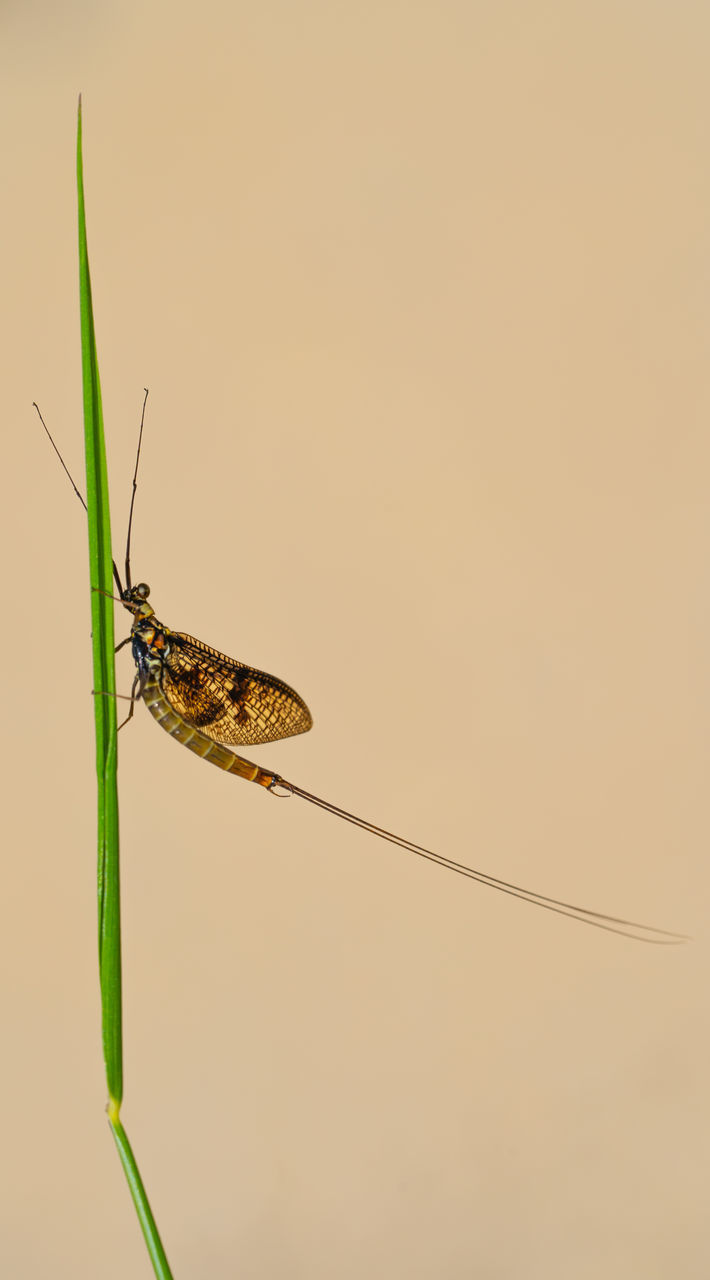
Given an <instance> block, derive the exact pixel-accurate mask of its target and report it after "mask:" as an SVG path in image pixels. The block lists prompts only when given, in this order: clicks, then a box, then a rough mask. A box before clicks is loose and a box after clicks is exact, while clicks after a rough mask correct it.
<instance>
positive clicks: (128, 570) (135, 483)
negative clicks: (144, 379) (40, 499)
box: [65, 387, 148, 591]
mask: <svg viewBox="0 0 710 1280" xmlns="http://www.w3.org/2000/svg"><path fill="white" fill-rule="evenodd" d="M143 390H144V391H145V395H144V396H143V411H142V413H141V425H140V431H139V432H138V448H137V449H136V465H135V468H134V471H133V490H132V493H131V505H130V508H129V511H128V533H127V534H126V590H128V591H130V589H131V587H132V585H133V584H132V582H131V528H132V526H133V505H134V503H135V500H136V489H137V488H138V463H139V462H140V460H141V445H142V444H143V423H144V422H145V406H146V402H147V400H148V388H147V387H144V388H143ZM65 470H66V468H65Z"/></svg>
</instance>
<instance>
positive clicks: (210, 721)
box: [34, 392, 685, 945]
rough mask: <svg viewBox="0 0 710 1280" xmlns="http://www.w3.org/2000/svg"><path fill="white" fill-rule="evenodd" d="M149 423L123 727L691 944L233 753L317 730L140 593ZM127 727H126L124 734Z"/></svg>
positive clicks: (543, 902) (294, 696)
mask: <svg viewBox="0 0 710 1280" xmlns="http://www.w3.org/2000/svg"><path fill="white" fill-rule="evenodd" d="M146 398H147V392H146ZM34 407H35V408H36V409H37V413H38V415H39V418H40V422H41V423H42V426H43V427H44V429H45V431H46V432H47V435H48V436H49V440H50V442H51V444H52V447H53V448H54V450H55V452H56V454H57V456H58V458H59V461H60V462H61V464H62V467H63V468H64V470H65V472H66V474H67V476H68V477H69V480H70V481H71V484H72V486H73V488H74V492H75V493H76V495H77V497H78V498H79V500H80V502H81V503H82V505H83V507H84V510H86V503H85V501H84V498H83V497H82V495H81V493H80V491H79V490H78V488H77V486H76V485H75V484H74V481H73V479H72V477H71V474H70V473H69V470H68V468H67V466H66V464H65V462H64V459H63V458H62V456H61V454H60V452H59V450H58V448H57V446H56V444H55V443H54V440H53V439H52V436H51V435H50V432H49V430H48V428H47V426H46V423H45V422H44V419H43V418H42V415H41V413H40V411H39V408H38V406H37V405H36V404H35V406H34ZM144 417H145V400H144V402H143V415H142V417H141V425H140V432H139V437H138V449H137V453H136V464H135V470H134V474H133V488H132V493H131V503H130V510H129V517H128V535H127V539H126V559H125V586H124V585H123V583H122V581H121V577H120V574H119V572H118V569H117V567H116V562H115V561H114V562H113V573H114V579H115V581H116V586H117V588H118V593H119V594H118V596H117V597H113V598H114V599H117V600H118V601H119V602H120V603H121V604H122V605H123V607H124V609H127V610H128V612H129V613H130V614H131V615H132V618H133V622H132V625H131V630H130V634H129V635H128V636H127V637H126V639H125V640H123V641H122V642H121V643H120V644H119V645H118V646H117V650H118V649H122V648H123V647H124V645H127V644H130V645H131V648H132V652H133V658H134V661H135V664H136V675H135V679H134V682H133V688H132V690H131V694H130V698H129V701H130V704H131V705H130V710H129V712H128V716H127V717H126V720H124V721H123V724H126V723H127V722H128V720H130V719H131V717H132V715H133V711H134V708H135V704H136V702H138V701H143V702H144V703H145V705H146V707H147V708H148V710H149V711H150V713H151V715H152V716H154V718H155V719H156V720H157V722H158V724H159V725H160V726H161V728H163V729H164V730H165V731H166V733H169V734H170V735H171V737H173V738H175V739H176V740H177V741H178V742H180V743H182V745H183V746H185V747H187V748H188V749H189V750H190V751H194V753H195V754H196V755H198V756H201V757H202V759H203V760H208V761H209V762H210V763H211V764H214V765H216V766H217V767H218V768H220V769H224V770H225V771H226V772H227V773H232V774H236V775H237V777H240V778H244V779H245V780H246V781H248V782H256V783H258V784H259V786H262V787H264V788H265V789H266V790H267V791H270V792H271V793H272V794H276V795H294V796H300V797H301V799H303V800H307V801H308V802H309V804H313V805H316V806H317V807H318V808H320V809H325V810H326V812H328V813H332V814H334V815H335V817H337V818H342V819H343V820H344V821H345V822H350V823H353V824H354V825H355V826H357V827H361V828H362V830H363V831H367V832H369V833H370V834H371V835H374V836H378V837H379V838H380V839H382V840H387V841H388V842H389V843H390V844H394V845H398V846H399V847H400V848H402V849H406V850H407V851H408V852H410V853H413V854H416V855H417V857H420V858H424V859H426V860H427V861H429V862H434V863H437V864H438V865H439V866H441V867H446V868H447V869H448V870H449V871H454V872H456V874H457V875H461V876H465V877H467V878H468V879H470V880H475V881H477V882H478V883H479V884H483V885H487V886H488V887H489V888H492V889H497V890H498V891H499V892H500V893H506V894H509V895H510V896H511V897H514V898H520V899H522V900H523V901H524V902H529V903H531V904H532V905H533V906H537V907H541V908H543V910H545V911H553V912H555V913H557V914H558V915H563V916H568V917H570V918H571V919H573V920H576V921H578V923H580V924H587V925H590V926H592V927H593V928H596V929H604V930H606V931H607V932H609V933H616V934H620V935H621V936H622V937H627V938H632V939H633V940H634V941H636V942H650V943H656V944H659V945H672V944H674V943H679V942H682V941H685V935H684V934H677V933H672V932H671V931H669V930H666V929H657V928H654V927H652V926H651V925H644V924H639V923H638V922H637V921H633V920H626V919H624V918H622V917H619V916H611V915H607V914H606V913H604V912H599V911H592V910H590V909H589V908H587V907H579V906H576V905H575V904H573V903H570V902H565V901H563V900H562V899H559V898H551V897H548V896H546V895H545V894H541V893H536V892H534V891H533V890H531V889H523V888H522V887H521V886H520V885H516V884H512V883H510V882H509V881H506V880H501V879H499V878H498V877H496V876H491V875H488V874H487V873H486V872H483V871H478V870H476V869H474V868H473V867H469V866H466V865H465V864H464V863H462V862H456V861H454V860H453V859H452V858H447V857H445V856H444V855H443V854H439V853H435V852H434V851H433V850H431V849H425V848H424V847H423V846H422V845H419V844H415V843H414V842H413V841H411V840H407V839H405V838H404V837H403V836H398V835H395V834H394V833H393V832H392V831H387V830H385V828H384V827H379V826H377V825H376V824H375V823H374V822H369V821H368V820H367V819H365V818H358V817H356V815H355V814H353V813H350V812H349V811H348V810H347V809H341V808H340V807H339V806H338V805H336V804H333V803H332V802H331V801H329V800H324V799H322V798H321V797H320V796H316V795H313V793H312V792H310V791H306V790H304V788H303V787H299V786H297V785H296V784H295V783H293V782H290V781H287V780H286V779H285V778H283V777H281V775H280V774H278V773H275V772H274V771H273V770H270V769H265V768H263V767H262V766H261V765H257V764H253V763H252V762H251V761H250V760H246V759H244V757H243V756H240V755H238V754H237V753H236V752H235V751H234V750H233V748H234V747H242V746H256V745H261V744H263V743H268V742H276V741H278V740H279V739H281V738H288V737H292V736H293V735H295V734H300V733H306V732H307V730H309V729H310V728H311V726H312V723H313V721H312V719H311V714H310V711H309V710H308V707H307V706H306V704H305V702H304V701H303V699H302V698H301V697H300V695H299V694H298V693H296V691H295V690H294V689H292V688H291V687H290V686H289V685H287V684H285V683H284V681H283V680H280V679H278V678H277V677H276V676H271V675H268V674H267V673H266V672H265V671H259V670H258V669H257V668H255V667H249V666H247V665H246V664H245V663H242V662H237V661H236V660H235V659H234V658H229V657H227V656H226V654H223V653H220V652H219V651H218V650H217V649H212V648H210V646H209V645H206V644H203V642H202V641H201V640H196V639H194V637H192V636H189V635H186V634H185V633H184V632H181V631H172V630H171V629H170V628H169V627H167V626H165V625H164V623H162V622H159V621H158V619H157V617H156V615H155V610H154V609H153V606H152V605H151V604H149V602H148V597H149V595H150V588H149V587H148V585H147V584H146V583H145V582H139V583H137V584H136V585H135V586H134V585H133V584H132V580H131V564H130V551H131V527H132V523H133V509H134V503H135V496H136V489H137V477H138V465H139V461H140V453H141V445H142V440H143V422H144ZM119 727H120V728H122V727H123V725H121V726H119Z"/></svg>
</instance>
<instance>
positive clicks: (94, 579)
mask: <svg viewBox="0 0 710 1280" xmlns="http://www.w3.org/2000/svg"><path fill="white" fill-rule="evenodd" d="M76 155H77V162H76V164H77V188H78V198H79V304H80V312H81V365H82V378H83V389H84V439H85V449H86V505H87V508H88V515H89V569H90V578H91V587H92V591H91V632H92V644H93V660H94V689H96V690H100V691H102V692H103V693H104V694H107V695H108V696H103V697H102V696H101V694H100V693H98V694H97V695H96V696H95V697H94V712H95V717H96V774H97V778H98V897H99V974H100V980H101V1013H102V1032H103V1048H104V1062H105V1064H106V1081H107V1084H108V1091H109V1097H110V1098H111V1099H112V1100H113V1102H115V1103H117V1104H119V1105H120V1102H121V1098H122V1096H123V1046H122V1034H121V916H120V897H119V862H118V786H117V780H116V766H117V744H116V699H115V696H113V695H115V693H116V670H115V663H114V639H113V602H112V601H111V600H109V599H108V596H109V595H111V594H112V593H113V561H112V558H111V520H110V514H109V497H108V476H107V471H106V449H105V445H104V424H103V413H102V409H101V383H100V380H99V363H98V357H97V353H96V338H95V333H94V314H93V307H92V303H91V279H90V276H89V254H88V249H87V242H86V212H85V207H84V176H83V163H82V134H81V102H80V103H79V119H78V128H77V153H76ZM103 593H107V594H103Z"/></svg>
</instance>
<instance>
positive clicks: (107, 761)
mask: <svg viewBox="0 0 710 1280" xmlns="http://www.w3.org/2000/svg"><path fill="white" fill-rule="evenodd" d="M76 172H77V190H78V202H79V305H80V312H81V364H82V379H83V389H84V439H85V450H86V505H87V509H88V526H89V569H90V581H91V588H92V590H91V633H92V645H93V661H94V689H95V690H97V691H100V692H98V693H97V695H96V696H95V697H94V711H95V716H96V774H97V779H98V905H99V976H100V982H101V1025H102V1035H103V1048H104V1062H105V1065H106V1083H107V1085H108V1093H109V1105H108V1116H109V1123H110V1125H111V1131H112V1133H113V1136H114V1139H115V1141H116V1146H117V1148H118V1153H119V1156H120V1159H121V1163H122V1165H123V1169H124V1172H125V1174H126V1179H127V1181H128V1186H129V1189H130V1192H131V1196H132V1198H133V1203H134V1205H135V1208H136V1213H137V1214H138V1220H139V1222H140V1224H141V1229H142V1231H143V1235H144V1236H145V1241H146V1244H147V1247H148V1252H149V1254H150V1258H151V1261H152V1263H153V1268H154V1270H155V1274H156V1276H158V1277H159V1280H172V1277H171V1273H170V1268H169V1266H168V1262H167V1258H166V1257H165V1252H164V1250H163V1246H162V1243H161V1240H160V1235H159V1234H158V1228H157V1226H156V1223H155V1219H154V1218H153V1214H152V1212H151V1208H150V1204H149V1203H148V1197H147V1195H146V1191H145V1187H144V1186H143V1182H142V1179H141V1176H140V1173H139V1172H138V1166H137V1164H136V1161H135V1158H134V1155H133V1152H132V1150H131V1146H130V1143H129V1141H128V1137H127V1135H126V1132H125V1129H124V1128H123V1125H122V1124H121V1121H120V1118H119V1110H120V1106H121V1100H122V1097H123V1040H122V1009H121V910H120V881H119V857H118V852H119V850H118V784H117V777H116V771H117V763H118V759H117V736H116V698H115V696H114V695H115V693H116V669H115V662H114V637H113V601H112V600H110V599H109V596H111V595H112V594H113V590H114V582H113V559H112V556H111V520H110V513H109V496H108V475H107V469H106V448H105V443H104V424H103V412H102V408H101V382H100V379H99V362H98V356H97V353H96V337H95V333H94V314H93V306H92V301H91V279H90V275H89V253H88V249H87V241H86V210H85V206H84V174H83V161H82V130H81V100H80V101H79V117H78V125H77V147H76ZM102 695H107V696H102Z"/></svg>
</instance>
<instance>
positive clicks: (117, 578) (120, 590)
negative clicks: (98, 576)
mask: <svg viewBox="0 0 710 1280" xmlns="http://www.w3.org/2000/svg"><path fill="white" fill-rule="evenodd" d="M147 394H148V393H147V392H146V395H147ZM32 404H33V406H34V408H35V409H36V410H37V417H38V418H39V420H40V422H41V423H42V426H43V427H44V429H45V431H46V433H47V438H48V440H49V443H50V444H51V446H52V448H53V449H54V452H55V453H56V455H57V457H58V458H59V461H60V462H61V464H62V467H63V468H64V471H65V472H66V475H67V477H68V479H69V483H70V485H71V487H72V489H73V490H74V492H75V494H76V496H77V498H78V499H79V501H80V503H81V505H82V507H83V508H84V510H85V512H86V514H87V516H88V514H89V508H88V507H87V505H86V501H85V499H84V496H83V494H82V493H81V492H80V490H79V489H77V487H76V485H75V483H74V477H73V476H72V473H71V471H70V470H69V468H68V466H67V464H66V462H65V461H64V459H63V457H62V455H61V453H60V452H59V449H58V448H57V446H56V444H55V443H54V439H53V438H52V433H51V431H50V430H49V427H48V426H47V423H46V422H45V420H44V418H43V417H42V414H41V412H40V407H39V405H38V404H37V401H36V400H33V401H32ZM143 411H144V412H145V401H144V402H143ZM142 430H143V423H142V421H141V432H142ZM134 484H135V477H134ZM131 510H133V504H131ZM129 535H130V529H129ZM111 564H112V565H113V576H114V580H115V582H116V586H117V587H118V594H119V595H120V596H122V595H123V586H122V585H121V577H120V574H119V572H118V569H117V568H116V561H115V560H112V561H111Z"/></svg>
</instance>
